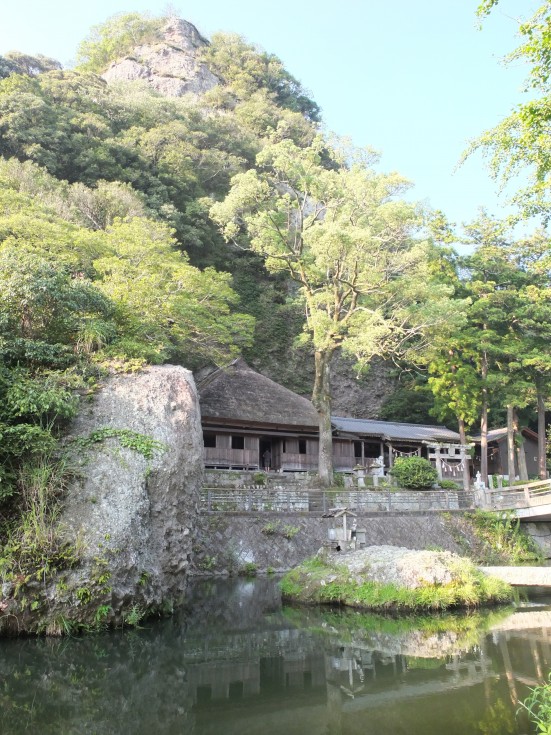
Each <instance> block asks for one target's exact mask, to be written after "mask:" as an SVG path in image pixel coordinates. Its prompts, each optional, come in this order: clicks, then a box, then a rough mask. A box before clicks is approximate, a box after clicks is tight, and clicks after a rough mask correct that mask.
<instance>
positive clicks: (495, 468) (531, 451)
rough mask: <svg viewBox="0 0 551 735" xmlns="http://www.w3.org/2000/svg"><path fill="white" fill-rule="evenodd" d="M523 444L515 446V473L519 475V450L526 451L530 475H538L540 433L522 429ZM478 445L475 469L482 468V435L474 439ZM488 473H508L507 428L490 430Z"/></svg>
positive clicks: (476, 445)
mask: <svg viewBox="0 0 551 735" xmlns="http://www.w3.org/2000/svg"><path fill="white" fill-rule="evenodd" d="M521 433H522V438H523V440H524V441H523V444H522V447H521V446H520V445H518V444H517V445H516V447H515V474H516V476H517V477H518V476H519V474H520V473H519V452H521V451H523V452H524V457H525V460H526V469H527V471H528V477H538V475H539V467H538V435H537V434H536V432H535V431H532V429H528V428H523V429H521ZM473 441H474V443H475V447H476V453H475V461H474V466H475V471H477V470H480V436H475V437H474V439H473ZM488 474H489V475H504V476H507V475H508V462H507V429H506V428H503V429H492V430H491V431H489V432H488Z"/></svg>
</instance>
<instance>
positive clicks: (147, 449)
mask: <svg viewBox="0 0 551 735" xmlns="http://www.w3.org/2000/svg"><path fill="white" fill-rule="evenodd" d="M106 439H117V440H118V441H119V443H120V445H121V446H122V447H126V448H127V449H132V450H133V451H134V452H138V454H141V455H142V456H143V457H145V459H153V456H154V454H155V452H164V451H166V445H164V444H163V443H162V442H160V441H157V440H156V439H153V437H151V436H146V435H145V434H139V433H138V432H137V431H132V430H131V429H115V428H113V427H110V426H106V427H103V428H101V429H95V430H94V431H92V432H91V434H90V435H89V436H87V437H85V438H83V439H77V440H76V442H75V443H77V444H78V446H79V447H81V448H86V447H90V446H92V445H93V444H99V443H101V442H104V441H105V440H106Z"/></svg>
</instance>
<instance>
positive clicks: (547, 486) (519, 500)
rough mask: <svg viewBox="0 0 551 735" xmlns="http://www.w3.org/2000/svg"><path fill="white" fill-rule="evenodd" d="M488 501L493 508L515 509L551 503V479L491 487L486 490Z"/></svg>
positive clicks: (487, 503)
mask: <svg viewBox="0 0 551 735" xmlns="http://www.w3.org/2000/svg"><path fill="white" fill-rule="evenodd" d="M485 494H486V503H485V505H487V506H488V507H489V508H491V509H492V510H515V509H516V508H531V507H534V506H537V505H544V504H547V503H549V504H551V480H538V481H537V482H527V483H526V484H524V485H512V486H511V487H500V488H491V489H488V490H486V491H485Z"/></svg>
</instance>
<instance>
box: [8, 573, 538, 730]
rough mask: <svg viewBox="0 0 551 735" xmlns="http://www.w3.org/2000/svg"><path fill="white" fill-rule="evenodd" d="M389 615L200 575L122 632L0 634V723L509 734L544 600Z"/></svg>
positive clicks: (262, 584) (517, 723) (532, 680)
mask: <svg viewBox="0 0 551 735" xmlns="http://www.w3.org/2000/svg"><path fill="white" fill-rule="evenodd" d="M546 602H547V601H546V600H539V604H538V605H537V606H533V605H530V606H526V607H521V608H518V609H516V610H512V609H509V610H500V611H497V612H496V611H493V612H486V613H478V614H471V615H448V616H441V617H440V616H431V617H430V618H407V619H401V620H397V619H393V618H388V617H382V616H372V615H364V614H359V613H356V612H354V611H346V612H345V611H331V610H317V609H306V610H305V609H298V608H283V609H282V607H281V604H280V599H279V594H278V590H277V586H276V584H275V583H274V582H273V581H272V580H266V579H264V580H255V581H247V580H236V581H217V582H202V583H200V584H196V585H194V587H193V589H192V592H191V594H190V602H189V606H188V609H187V610H184V611H182V612H181V613H180V614H179V615H177V616H175V617H174V618H172V619H170V620H165V621H161V622H156V623H152V624H150V625H149V626H148V627H147V628H145V629H143V630H138V631H128V632H123V633H120V632H115V633H109V634H102V635H98V636H94V637H89V638H79V639H69V640H32V639H28V640H23V641H21V640H19V641H15V640H7V641H2V642H1V644H0V732H1V733H2V735H19V734H20V733H45V734H46V735H48V734H49V733H52V734H54V733H55V734H56V735H65V734H67V735H69V734H71V735H72V734H73V733H75V734H76V733H79V735H80V734H81V733H91V734H93V735H96V734H97V735H104V734H106V735H107V734H109V735H114V734H117V733H121V734H126V733H132V734H133V735H141V734H143V735H145V734H146V733H147V734H148V735H149V734H150V733H156V734H159V735H161V734H164V733H168V734H172V733H175V734H176V733H186V735H191V734H194V735H211V734H212V735H215V734H216V735H219V733H224V735H233V734H234V733H235V735H237V734H238V733H239V735H243V733H246V735H255V733H261V734H262V735H272V734H273V735H275V734H276V733H277V734H278V735H280V733H285V734H286V735H303V734H305V733H308V735H341V734H342V735H355V734H356V733H358V735H359V734H360V733H362V735H387V734H388V735H390V733H392V735H400V734H401V733H404V735H405V734H406V733H407V735H417V734H418V733H419V735H421V733H422V734H423V735H441V734H442V733H443V732H445V733H446V735H460V734H461V735H467V734H468V735H472V734H473V733H480V734H481V735H505V734H506V733H510V734H511V735H520V734H521V733H527V732H528V726H527V723H526V722H525V721H522V720H519V719H518V718H517V717H515V710H516V709H517V707H518V701H519V699H522V698H524V697H525V696H526V693H527V690H528V689H527V688H528V687H529V686H533V685H535V684H536V683H538V682H540V681H542V680H543V678H545V677H546V676H547V673H548V671H549V670H550V669H551V607H548V606H547V605H546Z"/></svg>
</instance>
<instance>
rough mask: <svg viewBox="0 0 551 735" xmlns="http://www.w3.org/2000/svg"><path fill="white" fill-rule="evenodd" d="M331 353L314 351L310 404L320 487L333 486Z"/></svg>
mask: <svg viewBox="0 0 551 735" xmlns="http://www.w3.org/2000/svg"><path fill="white" fill-rule="evenodd" d="M332 356H333V354H332V353H331V352H325V351H324V352H320V351H316V354H315V367H316V375H315V380H314V391H313V393H312V403H313V404H314V407H315V409H316V411H317V412H318V420H319V460H318V473H319V478H320V484H321V486H322V487H330V486H331V485H332V484H333V432H332V429H331V358H332Z"/></svg>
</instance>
